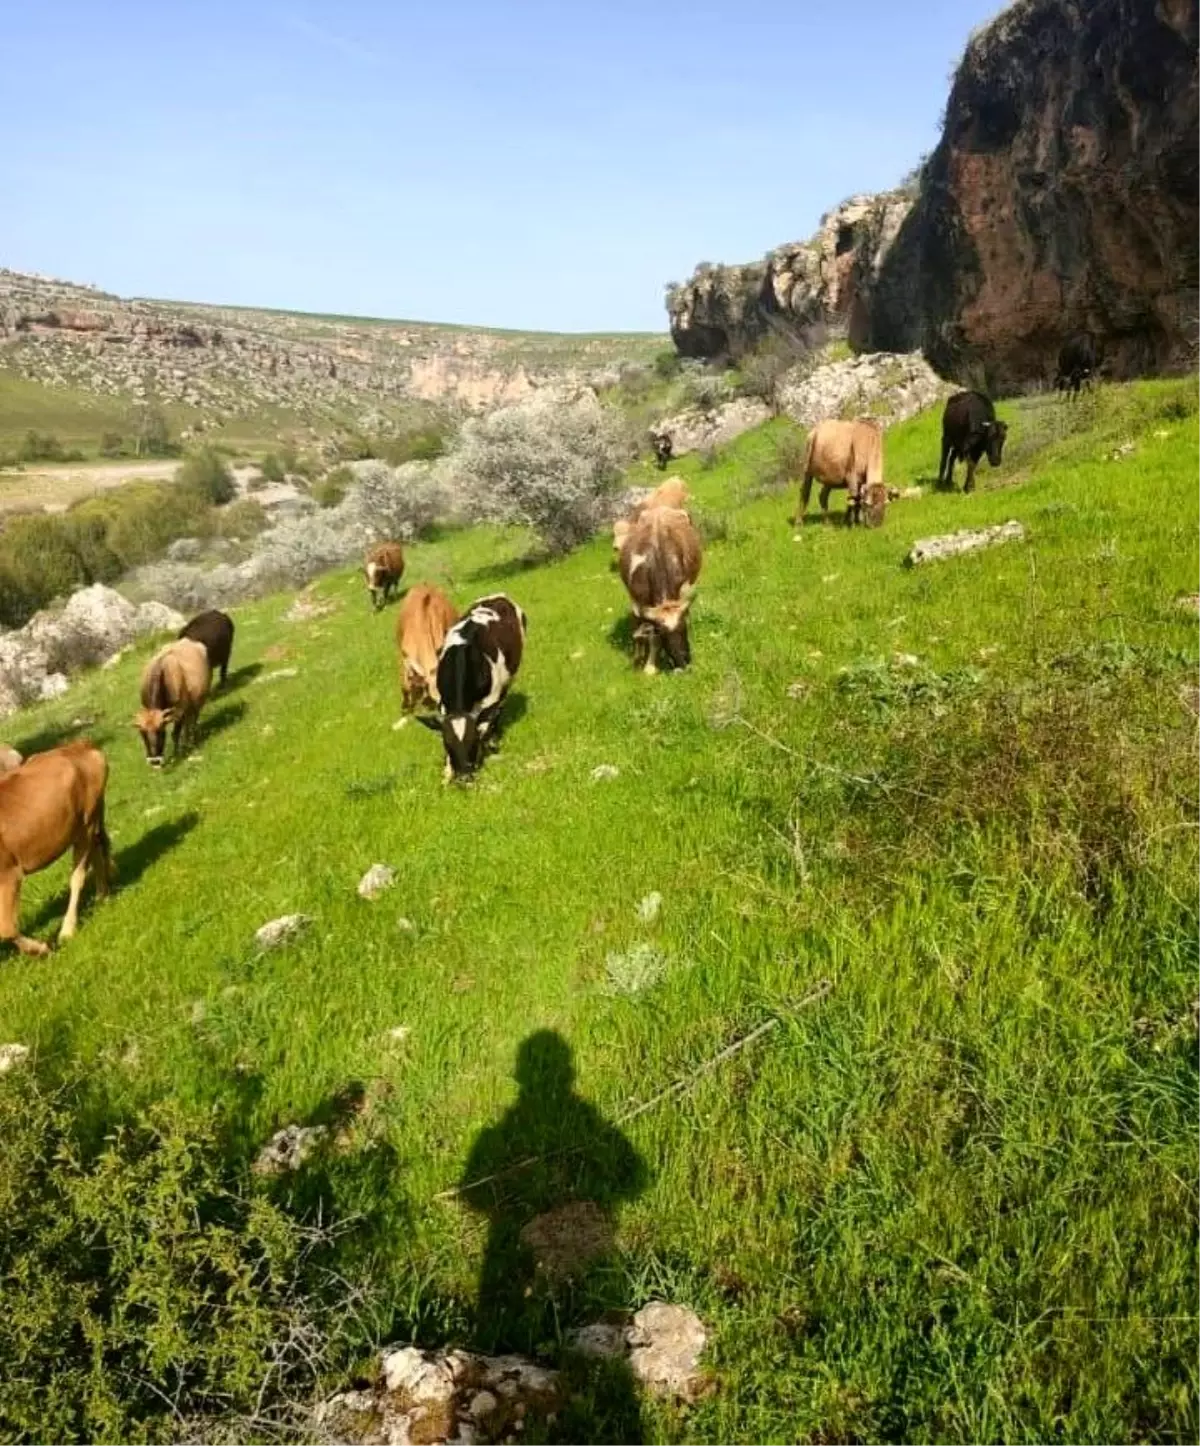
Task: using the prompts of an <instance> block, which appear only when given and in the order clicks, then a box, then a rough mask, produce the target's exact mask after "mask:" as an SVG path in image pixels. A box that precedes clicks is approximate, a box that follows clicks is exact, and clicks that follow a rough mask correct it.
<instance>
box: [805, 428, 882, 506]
mask: <svg viewBox="0 0 1200 1446" xmlns="http://www.w3.org/2000/svg"><path fill="white" fill-rule="evenodd" d="M814 481H815V482H819V483H820V484H821V516H822V517H823V518H826V519H827V518H828V516H829V496H830V493H831V492H833V491H834V489H835V488H839V487H844V488H845V489H846V521H847V523H849V524H854V523H856V522H861V521H862V520H863V508H864V504H866V508H867V512H866V517H867V521H868V522H869V523H870V524H871V525H872V526H873V527H878V526H879V525H880V524H881V523H882V521H883V517H884V512H885V511H886V507H887V488H886V487H885V486H884V485H883V432H882V430H881V429H880V427H879V426H878V425H877V424H876V423H875V422H872V421H868V420H867V419H865V418H861V417H860V418H859V419H858V420H857V421H834V420H830V421H825V422H818V423H817V425H816V426H815V427H814V428H813V429H812V431H811V432H810V433H809V434H808V444H807V446H806V447H805V450H804V475H803V477H802V478H801V481H800V497H799V505H798V506H797V508H796V517H795V525H796V526H799V525H800V524H801V523H802V522H803V521H804V516H805V514H806V513H807V511H808V500H809V498H810V497H811V495H812V484H813V482H814ZM872 498H873V499H874V501H873V502H872V501H871V500H870V499H872ZM881 499H882V500H881Z"/></svg>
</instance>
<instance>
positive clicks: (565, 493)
mask: <svg viewBox="0 0 1200 1446" xmlns="http://www.w3.org/2000/svg"><path fill="white" fill-rule="evenodd" d="M624 452H625V449H624V448H623V446H622V440H621V429H620V426H619V425H618V423H617V421H616V419H615V418H614V417H613V416H612V415H611V414H610V413H609V412H607V411H606V410H605V408H604V407H602V406H601V405H600V402H599V401H598V400H597V398H596V395H595V393H594V392H590V391H585V392H582V393H580V394H579V395H578V396H575V397H572V398H564V397H563V396H562V395H561V394H558V395H556V394H550V393H537V394H535V395H534V396H532V397H530V398H528V399H527V400H525V401H522V402H517V403H515V404H514V405H513V406H509V407H500V408H498V409H497V410H496V411H494V412H491V413H489V414H488V415H487V416H484V417H478V418H475V419H473V420H471V421H468V422H467V423H465V424H464V426H463V429H462V432H461V434H460V436H459V443H458V446H457V447H456V448H455V450H454V452H453V453H452V454H451V455H450V456H449V457H448V458H446V459H445V461H444V462H443V464H442V466H443V467H444V468H446V469H447V471H448V472H449V473H451V474H452V476H453V478H454V480H455V482H456V484H457V486H458V487H460V488H461V489H462V491H463V493H464V494H465V495H466V496H467V497H468V499H469V505H470V508H471V512H472V514H473V515H474V516H475V517H476V518H478V519H480V520H483V521H490V522H507V523H516V524H518V525H521V526H524V527H529V528H532V529H533V531H534V532H536V533H537V534H538V536H539V537H540V538H541V539H542V541H543V543H544V544H545V545H546V548H547V549H548V550H549V551H550V552H551V553H552V554H555V555H557V554H559V553H563V552H569V551H570V549H571V548H573V547H576V546H578V544H579V543H581V542H583V541H585V540H586V539H587V538H589V537H591V536H592V534H593V533H594V532H595V531H596V529H597V528H598V527H600V526H601V525H602V524H603V523H604V521H605V520H606V518H607V517H608V516H609V515H610V514H611V511H612V506H613V496H614V490H615V486H616V483H617V480H618V478H619V477H620V474H621V466H622V462H623V459H624Z"/></svg>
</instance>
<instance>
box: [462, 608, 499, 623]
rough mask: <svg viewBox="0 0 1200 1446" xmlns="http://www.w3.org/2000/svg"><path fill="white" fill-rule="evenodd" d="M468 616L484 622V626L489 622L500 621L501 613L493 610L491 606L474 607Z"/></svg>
mask: <svg viewBox="0 0 1200 1446" xmlns="http://www.w3.org/2000/svg"><path fill="white" fill-rule="evenodd" d="M467 616H468V617H469V618H470V619H471V620H472V621H473V622H477V623H482V624H484V626H486V625H487V624H488V623H498V622H499V621H500V614H499V613H497V612H493V611H492V609H491V608H472V609H471V611H470V612H469V613H468V614H467Z"/></svg>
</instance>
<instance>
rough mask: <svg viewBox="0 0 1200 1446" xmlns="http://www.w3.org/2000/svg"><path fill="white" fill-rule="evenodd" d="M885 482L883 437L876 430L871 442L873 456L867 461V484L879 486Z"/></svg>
mask: <svg viewBox="0 0 1200 1446" xmlns="http://www.w3.org/2000/svg"><path fill="white" fill-rule="evenodd" d="M882 482H883V437H882V436H881V435H880V434H879V433H878V432H876V434H875V437H874V440H873V441H872V443H871V456H870V459H869V460H868V462H867V486H868V487H878V486H879V485H880V484H881V483H882Z"/></svg>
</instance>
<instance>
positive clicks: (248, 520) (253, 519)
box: [213, 497, 267, 537]
mask: <svg viewBox="0 0 1200 1446" xmlns="http://www.w3.org/2000/svg"><path fill="white" fill-rule="evenodd" d="M213 525H214V528H215V530H216V533H217V536H218V537H254V536H255V535H256V534H257V533H259V532H261V531H262V530H263V528H264V527H266V525H267V514H266V511H265V509H264V508H263V505H262V503H261V502H256V501H255V500H254V498H253V497H241V498H239V499H238V501H236V502H231V503H230V504H229V506H228V507H222V508H220V509H219V510H218V511H217V512H216V514H215V516H214V517H213Z"/></svg>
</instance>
